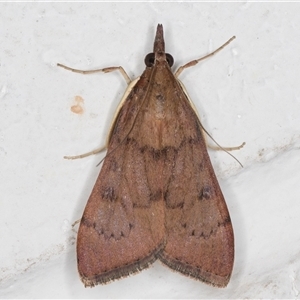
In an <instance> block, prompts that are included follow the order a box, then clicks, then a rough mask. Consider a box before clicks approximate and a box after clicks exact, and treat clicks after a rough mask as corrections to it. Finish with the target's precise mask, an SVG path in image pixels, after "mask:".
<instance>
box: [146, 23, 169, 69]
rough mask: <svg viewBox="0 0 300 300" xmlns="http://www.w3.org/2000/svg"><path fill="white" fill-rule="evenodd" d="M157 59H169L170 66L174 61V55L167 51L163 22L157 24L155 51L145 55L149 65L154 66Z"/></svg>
mask: <svg viewBox="0 0 300 300" xmlns="http://www.w3.org/2000/svg"><path fill="white" fill-rule="evenodd" d="M156 61H160V62H161V61H167V63H168V65H169V66H170V67H172V65H173V63H174V59H173V57H172V55H171V54H169V53H165V40H164V30H163V26H162V25H161V24H158V25H157V30H156V36H155V40H154V47H153V52H152V53H149V54H147V55H146V57H145V64H146V66H147V67H152V66H154V65H155V62H156Z"/></svg>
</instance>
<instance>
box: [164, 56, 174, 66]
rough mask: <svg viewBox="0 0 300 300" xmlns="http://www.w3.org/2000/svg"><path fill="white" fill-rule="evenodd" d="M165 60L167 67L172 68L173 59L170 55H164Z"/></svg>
mask: <svg viewBox="0 0 300 300" xmlns="http://www.w3.org/2000/svg"><path fill="white" fill-rule="evenodd" d="M166 58H167V62H168V65H169V66H170V67H172V66H173V64H174V58H173V56H172V55H171V54H169V53H166Z"/></svg>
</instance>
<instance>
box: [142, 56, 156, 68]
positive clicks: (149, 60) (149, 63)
mask: <svg viewBox="0 0 300 300" xmlns="http://www.w3.org/2000/svg"><path fill="white" fill-rule="evenodd" d="M144 61H145V65H146V66H147V67H152V66H153V65H154V61H155V54H154V53H149V54H147V55H146V57H145V60H144Z"/></svg>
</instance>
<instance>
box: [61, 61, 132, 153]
mask: <svg viewBox="0 0 300 300" xmlns="http://www.w3.org/2000/svg"><path fill="white" fill-rule="evenodd" d="M57 66H58V67H61V68H64V69H66V70H69V71H72V72H75V73H80V74H93V73H97V72H104V73H109V72H113V71H116V70H118V71H120V72H121V74H122V76H123V77H124V79H125V80H126V82H127V84H128V85H129V84H130V83H131V79H130V77H129V76H128V75H127V73H126V71H125V70H124V69H123V68H122V67H121V66H119V67H109V68H104V69H96V70H87V71H86V70H78V69H73V68H70V67H67V66H65V65H63V64H60V63H58V64H57ZM106 148H107V147H106V146H104V147H101V148H98V149H95V150H93V151H90V152H87V153H83V154H80V155H74V156H64V158H65V159H78V158H84V157H87V156H90V155H94V154H97V153H99V152H101V151H103V150H105V149H106Z"/></svg>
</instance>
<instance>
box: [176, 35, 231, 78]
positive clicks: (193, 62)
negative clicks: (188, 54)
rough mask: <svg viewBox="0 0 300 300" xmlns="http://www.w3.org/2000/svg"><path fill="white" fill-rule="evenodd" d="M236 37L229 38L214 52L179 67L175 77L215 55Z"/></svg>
mask: <svg viewBox="0 0 300 300" xmlns="http://www.w3.org/2000/svg"><path fill="white" fill-rule="evenodd" d="M234 39H235V36H233V37H232V38H231V39H229V40H228V41H227V42H226V43H225V44H224V45H222V46H221V47H219V48H218V49H217V50H215V51H214V52H211V53H210V54H207V55H205V56H204V57H201V58H199V59H195V60H192V61H190V62H189V63H187V64H185V65H183V66H181V67H179V69H178V70H177V71H176V72H175V77H178V76H179V75H180V74H181V72H182V71H183V70H184V69H187V68H189V67H192V66H194V65H196V64H197V63H198V62H199V61H201V60H203V59H205V58H208V57H210V56H213V55H215V54H216V53H217V52H219V51H221V50H222V49H223V48H224V47H226V46H227V45H228V44H229V43H230V42H231V41H232V40H234Z"/></svg>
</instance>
